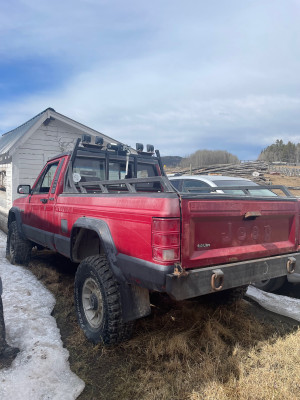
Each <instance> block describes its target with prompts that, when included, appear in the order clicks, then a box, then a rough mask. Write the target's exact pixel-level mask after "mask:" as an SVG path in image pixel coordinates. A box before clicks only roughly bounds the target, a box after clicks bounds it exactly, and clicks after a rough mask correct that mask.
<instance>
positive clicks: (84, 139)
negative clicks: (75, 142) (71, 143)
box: [81, 135, 92, 143]
mask: <svg viewBox="0 0 300 400" xmlns="http://www.w3.org/2000/svg"><path fill="white" fill-rule="evenodd" d="M91 140H92V136H91V135H82V136H81V141H82V143H91Z"/></svg>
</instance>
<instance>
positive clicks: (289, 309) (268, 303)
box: [246, 286, 300, 322]
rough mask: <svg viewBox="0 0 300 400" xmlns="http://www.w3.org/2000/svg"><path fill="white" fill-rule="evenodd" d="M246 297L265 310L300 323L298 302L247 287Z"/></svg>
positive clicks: (299, 302)
mask: <svg viewBox="0 0 300 400" xmlns="http://www.w3.org/2000/svg"><path fill="white" fill-rule="evenodd" d="M246 296H248V297H250V299H252V300H254V301H256V302H257V303H258V304H260V305H261V306H262V307H264V308H265V309H266V310H269V311H272V312H274V313H276V314H280V315H284V316H285V317H289V318H292V319H294V320H296V321H299V322H300V300H299V299H294V298H291V297H286V296H280V295H279V294H274V293H268V292H264V291H262V290H260V289H257V288H255V287H253V286H249V288H248V290H247V293H246Z"/></svg>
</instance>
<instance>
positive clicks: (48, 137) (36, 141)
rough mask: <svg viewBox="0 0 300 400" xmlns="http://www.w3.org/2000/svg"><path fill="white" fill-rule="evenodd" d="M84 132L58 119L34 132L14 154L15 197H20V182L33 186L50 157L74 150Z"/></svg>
mask: <svg viewBox="0 0 300 400" xmlns="http://www.w3.org/2000/svg"><path fill="white" fill-rule="evenodd" d="M82 133H83V132H81V131H80V130H78V129H75V128H73V127H70V126H69V125H67V124H64V123H62V122H60V121H57V120H54V121H51V122H50V123H49V125H47V126H45V125H42V126H41V127H40V128H39V129H38V130H37V131H36V132H34V134H33V135H32V136H31V137H30V138H29V139H28V140H27V141H26V142H25V143H24V144H23V145H22V146H21V147H20V148H19V149H18V150H17V151H16V153H15V154H14V156H13V176H14V179H13V182H14V184H13V186H14V187H13V199H15V198H17V197H18V194H17V192H16V190H17V186H18V185H19V184H24V185H31V186H32V185H33V183H34V182H35V180H36V178H37V176H38V174H39V172H40V171H41V169H42V168H43V166H44V165H45V164H46V162H47V161H48V160H49V158H52V157H54V156H56V155H57V154H59V153H63V152H64V151H68V150H72V149H73V147H74V145H75V142H76V140H77V138H79V137H81V135H82Z"/></svg>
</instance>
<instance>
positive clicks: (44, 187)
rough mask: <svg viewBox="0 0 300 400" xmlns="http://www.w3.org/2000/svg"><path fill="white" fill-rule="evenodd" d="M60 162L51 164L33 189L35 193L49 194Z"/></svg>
mask: <svg viewBox="0 0 300 400" xmlns="http://www.w3.org/2000/svg"><path fill="white" fill-rule="evenodd" d="M58 164H59V162H58V161H57V162H55V163H53V164H49V165H48V166H47V168H46V170H45V171H44V173H43V175H42V176H41V177H40V179H39V180H38V182H37V184H36V185H35V187H34V189H33V193H35V194H37V193H49V190H50V187H51V183H52V181H53V179H54V176H55V172H56V169H57V167H58Z"/></svg>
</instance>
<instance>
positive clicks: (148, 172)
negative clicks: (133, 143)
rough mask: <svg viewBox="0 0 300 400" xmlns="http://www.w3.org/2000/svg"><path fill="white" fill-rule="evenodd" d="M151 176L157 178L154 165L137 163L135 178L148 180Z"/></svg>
mask: <svg viewBox="0 0 300 400" xmlns="http://www.w3.org/2000/svg"><path fill="white" fill-rule="evenodd" d="M152 176H157V171H156V170H155V166H154V165H151V164H142V163H138V165H137V178H150V177H152Z"/></svg>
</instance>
